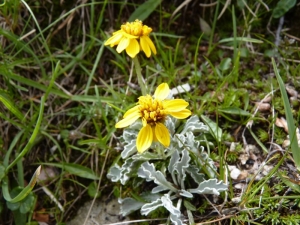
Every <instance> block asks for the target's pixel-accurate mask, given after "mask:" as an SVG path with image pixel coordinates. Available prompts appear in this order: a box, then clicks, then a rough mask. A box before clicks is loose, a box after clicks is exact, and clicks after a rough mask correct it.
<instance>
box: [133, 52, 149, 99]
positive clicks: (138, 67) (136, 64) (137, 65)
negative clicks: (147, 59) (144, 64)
mask: <svg viewBox="0 0 300 225" xmlns="http://www.w3.org/2000/svg"><path fill="white" fill-rule="evenodd" d="M132 60H133V63H134V67H135V72H136V75H137V78H138V82H139V85H140V87H141V91H142V95H147V89H146V84H145V83H144V81H143V76H142V72H141V65H140V62H139V60H138V58H137V56H136V57H134V58H133V59H132Z"/></svg>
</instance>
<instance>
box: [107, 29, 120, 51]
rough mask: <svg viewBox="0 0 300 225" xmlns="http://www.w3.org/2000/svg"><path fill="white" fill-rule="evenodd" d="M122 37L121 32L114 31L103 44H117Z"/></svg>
mask: <svg viewBox="0 0 300 225" xmlns="http://www.w3.org/2000/svg"><path fill="white" fill-rule="evenodd" d="M122 37H123V35H122V33H120V32H119V33H118V32H115V33H114V35H113V36H112V37H110V38H109V39H108V40H107V41H106V42H105V43H104V45H110V46H111V47H113V46H114V45H117V44H119V42H120V40H121V38H122Z"/></svg>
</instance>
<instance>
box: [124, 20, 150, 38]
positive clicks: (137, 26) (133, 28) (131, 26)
mask: <svg viewBox="0 0 300 225" xmlns="http://www.w3.org/2000/svg"><path fill="white" fill-rule="evenodd" d="M121 29H122V30H123V31H125V32H126V33H127V34H130V35H133V36H139V37H141V36H147V35H149V34H150V33H151V31H152V29H151V28H150V27H148V26H146V25H143V22H142V21H140V20H135V21H134V22H131V23H129V22H127V23H126V24H123V25H122V26H121Z"/></svg>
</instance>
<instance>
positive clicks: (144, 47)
mask: <svg viewBox="0 0 300 225" xmlns="http://www.w3.org/2000/svg"><path fill="white" fill-rule="evenodd" d="M145 37H147V36H143V37H141V38H140V44H141V47H142V50H143V51H144V52H145V55H146V56H147V57H148V58H149V57H150V56H151V50H150V47H149V45H148V43H147V41H146V40H145Z"/></svg>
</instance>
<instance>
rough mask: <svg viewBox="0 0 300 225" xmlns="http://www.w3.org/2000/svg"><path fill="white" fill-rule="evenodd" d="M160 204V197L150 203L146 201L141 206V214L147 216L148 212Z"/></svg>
mask: <svg viewBox="0 0 300 225" xmlns="http://www.w3.org/2000/svg"><path fill="white" fill-rule="evenodd" d="M161 206H162V202H161V199H157V200H156V201H153V202H151V203H146V204H145V205H143V206H142V208H141V214H142V215H145V216H147V215H148V214H149V213H150V212H152V211H154V210H155V209H157V208H158V207H161Z"/></svg>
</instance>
